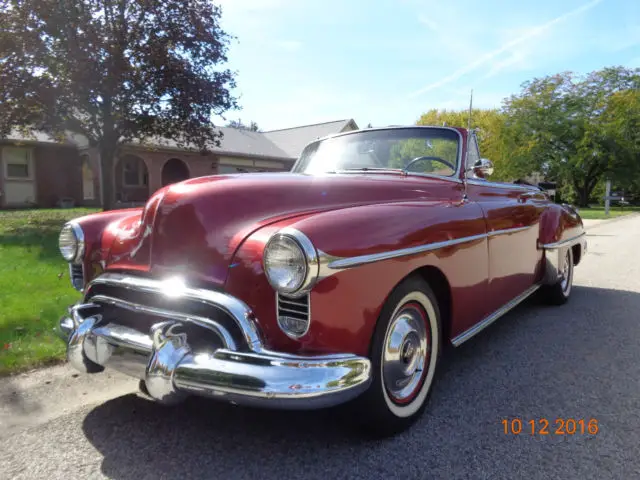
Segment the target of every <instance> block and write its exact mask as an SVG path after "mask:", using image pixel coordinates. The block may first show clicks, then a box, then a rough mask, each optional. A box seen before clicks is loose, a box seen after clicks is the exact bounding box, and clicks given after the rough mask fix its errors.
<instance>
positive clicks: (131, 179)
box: [122, 157, 149, 187]
mask: <svg viewBox="0 0 640 480" xmlns="http://www.w3.org/2000/svg"><path fill="white" fill-rule="evenodd" d="M122 183H123V184H124V185H125V186H127V187H143V186H146V185H147V184H148V183H149V179H148V174H147V169H146V167H145V165H144V162H143V161H142V159H140V158H138V157H125V158H124V159H122Z"/></svg>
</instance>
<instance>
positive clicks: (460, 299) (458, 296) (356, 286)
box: [225, 201, 488, 355]
mask: <svg viewBox="0 0 640 480" xmlns="http://www.w3.org/2000/svg"><path fill="white" fill-rule="evenodd" d="M285 226H287V227H293V228H295V229H297V230H299V231H301V232H302V233H304V234H305V235H306V236H307V237H308V238H309V239H310V240H311V242H312V243H313V244H314V246H315V248H316V249H317V250H318V251H319V253H320V255H321V257H322V258H323V259H325V261H326V259H328V258H333V259H336V258H338V259H345V258H352V257H361V256H366V255H377V254H380V253H385V252H390V251H397V250H403V249H408V248H413V247H419V246H422V245H428V244H431V243H437V242H443V241H445V242H446V241H449V240H454V239H458V238H463V237H464V238H466V237H477V238H476V240H473V241H469V242H465V243H461V244H458V245H454V246H450V247H447V248H442V249H439V250H435V251H430V252H420V253H416V254H413V255H411V254H410V255H402V256H397V257H395V258H386V259H381V260H379V261H374V262H371V263H367V264H363V265H359V266H354V267H353V268H344V269H336V270H335V271H330V270H327V269H326V268H323V267H322V266H321V270H322V271H323V273H322V275H321V277H323V278H321V279H320V280H319V281H318V282H317V283H316V284H315V286H314V287H313V289H312V290H311V292H310V310H311V326H310V328H309V331H308V333H307V334H306V335H305V336H303V337H302V338H300V339H298V340H292V339H290V338H288V337H287V336H286V335H284V333H283V332H281V331H280V329H279V327H278V325H277V318H276V302H275V299H276V293H275V291H274V290H273V288H272V287H271V286H270V285H269V283H268V281H267V279H266V276H265V274H264V271H263V268H262V253H263V250H264V245H265V244H266V242H267V241H268V240H269V238H270V237H271V235H273V234H274V233H275V232H277V231H278V230H279V229H281V228H284V227H285ZM485 233H486V225H485V222H484V218H483V216H482V212H481V210H480V208H479V207H478V206H477V205H476V204H474V203H470V202H464V203H457V204H454V203H451V202H446V201H426V202H425V201H423V202H399V203H393V204H384V205H368V206H359V207H353V208H347V209H341V210H333V211H328V212H322V213H318V214H315V215H307V216H304V217H298V218H295V219H292V220H289V221H284V222H280V223H277V224H274V225H270V226H268V227H266V228H263V229H261V230H259V231H257V232H254V234H252V235H251V236H250V237H249V238H247V239H246V241H245V242H244V243H243V245H242V246H241V247H240V248H239V249H238V251H237V252H236V255H235V257H234V260H233V263H232V268H231V269H230V272H229V276H228V280H227V283H226V285H225V289H226V290H227V291H228V292H229V293H230V294H232V295H235V296H237V297H239V298H242V299H243V300H244V301H245V302H246V303H247V304H248V305H249V306H250V307H251V308H252V309H253V311H254V312H255V313H256V317H257V321H258V324H259V326H260V328H261V330H262V332H263V334H264V336H265V342H266V343H267V345H269V347H270V348H273V349H278V350H283V351H289V352H292V353H293V352H314V353H335V352H350V353H355V354H357V355H367V354H368V350H369V341H370V338H371V335H372V333H373V329H374V328H375V324H376V322H377V319H378V316H379V313H380V310H381V308H382V306H383V304H384V302H385V300H386V298H387V297H388V296H389V294H390V293H391V291H392V290H393V288H394V287H395V286H396V285H397V284H398V283H399V282H400V281H402V279H404V278H405V277H406V276H407V275H409V274H411V273H412V272H414V271H417V270H419V269H421V268H425V267H430V268H436V269H438V270H439V271H440V272H441V273H442V274H443V275H444V276H445V278H446V279H447V281H448V283H449V284H450V287H451V292H452V303H453V305H454V307H453V309H452V332H454V335H455V334H456V333H459V332H458V330H462V329H463V326H464V325H466V324H467V323H468V321H469V319H471V318H475V317H476V316H477V312H474V311H473V309H474V307H477V305H481V304H482V302H481V299H482V296H483V295H484V294H485V292H486V286H487V277H488V257H487V243H486V242H487V240H486V238H485V236H484V234H485ZM470 266H472V268H469V267H470Z"/></svg>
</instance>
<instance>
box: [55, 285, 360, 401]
mask: <svg viewBox="0 0 640 480" xmlns="http://www.w3.org/2000/svg"><path fill="white" fill-rule="evenodd" d="M94 282H95V284H105V285H106V284H110V285H119V286H122V285H123V283H124V284H127V285H128V287H127V288H132V289H136V288H138V287H141V290H142V291H145V292H147V293H154V294H155V293H157V294H160V292H161V291H162V288H163V284H162V283H161V282H158V281H155V280H149V279H136V278H134V277H126V276H122V275H114V274H103V275H101V276H100V277H98V279H96V281H94ZM92 283H93V282H92ZM85 291H86V292H88V293H87V295H86V297H85V301H84V303H80V304H77V305H74V306H73V307H70V308H69V312H68V315H65V316H63V317H62V318H61V320H60V324H59V328H58V334H59V335H60V337H61V338H63V339H64V340H65V341H66V342H67V359H68V361H69V363H71V365H72V366H73V367H74V368H76V369H77V370H79V371H81V372H85V373H96V372H99V371H102V370H103V369H104V367H109V368H113V369H115V370H118V371H121V372H123V373H125V374H128V375H131V376H133V377H137V378H140V379H142V380H144V381H145V384H146V389H147V391H148V393H149V395H150V396H151V397H152V398H153V399H155V400H156V401H158V402H161V403H165V404H175V403H178V402H180V401H181V400H183V399H184V398H185V397H186V396H188V395H200V396H205V397H211V398H215V399H220V400H225V401H229V402H232V403H237V404H243V405H252V406H260V407H269V408H286V409H314V408H324V407H329V406H333V405H337V404H340V403H344V402H346V401H348V400H351V399H353V398H355V397H356V396H358V395H359V394H361V393H362V392H363V391H364V390H365V389H366V388H367V387H368V386H369V384H370V382H371V363H370V361H369V359H367V358H364V357H359V356H356V355H351V354H336V355H323V356H302V355H292V354H286V353H279V352H273V351H269V350H267V349H265V348H264V347H263V346H262V342H261V340H260V338H259V335H258V334H257V328H256V326H255V324H253V323H252V324H251V325H250V326H249V328H250V330H249V331H248V332H242V333H240V334H236V335H234V332H230V331H228V329H227V328H226V327H225V326H223V325H221V324H220V323H219V322H217V321H216V320H215V319H210V318H203V317H198V316H195V315H187V314H184V313H178V312H174V311H168V310H165V309H158V308H154V307H150V306H145V305H140V304H134V303H132V302H129V301H126V300H123V299H118V298H112V297H108V296H105V295H93V296H92V294H91V285H89V287H88V288H87V289H86V290H85ZM198 292H200V293H201V292H202V291H200V290H192V289H185V290H184V292H183V294H184V295H195V296H198V295H199V293H198ZM207 292H209V291H207ZM212 293H213V292H209V294H212ZM215 293H216V294H217V295H225V294H222V293H219V292H215ZM172 295H175V292H172ZM225 296H226V295H225ZM227 298H231V297H227ZM108 306H111V307H114V306H115V307H117V310H115V311H116V312H126V311H135V312H136V313H140V312H142V313H143V314H144V315H146V316H147V317H149V316H151V318H152V319H153V321H152V323H151V326H150V328H148V329H146V330H144V327H143V328H141V327H140V324H136V323H132V322H128V324H127V322H119V319H118V318H117V316H116V317H114V315H113V310H111V314H109V315H107V313H106V312H107V310H106V308H108ZM236 306H244V304H243V303H242V302H239V301H237V304H236ZM226 311H227V313H229V309H227V310H226ZM233 313H234V312H231V314H232V315H233ZM245 313H246V312H245ZM242 315H243V317H242V318H240V319H239V322H238V323H237V325H238V326H239V330H242V329H243V326H247V325H249V322H250V316H249V315H245V314H242ZM156 320H157V321H156ZM185 327H186V328H185ZM211 332H214V333H215V338H217V342H218V343H217V344H216V345H214V346H212V347H211V348H202V345H203V343H202V335H205V334H211ZM236 333H237V332H236ZM201 334H202V335H201ZM190 336H193V341H194V342H195V343H198V338H199V343H198V346H197V347H194V342H190V341H189V337H190ZM243 337H244V338H246V342H243V344H242V345H239V343H240V342H239V341H238V338H240V339H242V338H243Z"/></svg>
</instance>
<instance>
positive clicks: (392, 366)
mask: <svg viewBox="0 0 640 480" xmlns="http://www.w3.org/2000/svg"><path fill="white" fill-rule="evenodd" d="M440 347H441V327H440V312H439V309H438V303H437V300H436V297H435V295H434V293H433V291H432V290H431V288H429V285H428V284H427V283H426V282H424V281H423V280H422V279H420V278H417V277H411V278H408V279H406V280H404V281H403V282H402V283H401V284H400V285H398V286H397V287H396V289H395V290H394V291H393V293H392V294H391V295H390V296H389V299H388V300H387V302H386V303H385V305H384V307H383V309H382V312H381V314H380V317H379V319H378V324H377V325H376V329H375V332H374V335H373V341H372V345H371V350H370V358H371V364H372V384H371V387H370V388H369V389H368V390H367V391H366V392H365V393H364V394H362V395H361V396H360V397H358V398H357V399H356V401H355V403H354V406H356V410H355V411H356V414H357V416H358V419H359V421H360V424H361V426H362V427H363V428H364V429H365V431H367V432H368V433H371V434H374V435H376V436H389V435H394V434H396V433H400V432H402V431H403V430H406V429H407V428H409V427H410V426H411V425H412V424H413V423H414V422H415V421H416V420H417V419H418V418H419V417H420V415H421V414H422V412H423V411H424V408H425V406H426V404H427V400H428V398H429V395H430V393H431V386H432V384H433V379H434V375H435V373H436V368H437V365H438V360H439V358H440Z"/></svg>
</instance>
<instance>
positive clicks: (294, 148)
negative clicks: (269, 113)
mask: <svg viewBox="0 0 640 480" xmlns="http://www.w3.org/2000/svg"><path fill="white" fill-rule="evenodd" d="M349 126H351V129H353V130H356V129H357V128H358V126H357V125H356V122H354V121H353V119H351V118H348V119H346V120H336V121H333V122H324V123H316V124H313V125H304V126H301V127H292V128H283V129H281V130H270V131H267V132H263V135H264V136H265V137H266V138H268V139H269V140H271V141H272V142H273V143H274V144H275V145H277V146H278V147H279V148H281V149H282V150H284V151H285V152H286V153H287V154H289V155H290V156H291V157H294V158H298V156H299V155H300V153H301V152H302V149H303V148H304V147H306V146H307V144H308V143H310V142H313V141H314V140H316V139H318V138H322V137H326V136H327V135H332V134H334V133H341V132H343V131H345V129H347V128H348V127H349Z"/></svg>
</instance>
